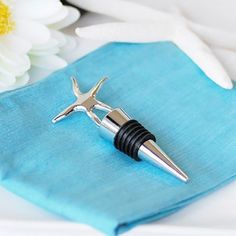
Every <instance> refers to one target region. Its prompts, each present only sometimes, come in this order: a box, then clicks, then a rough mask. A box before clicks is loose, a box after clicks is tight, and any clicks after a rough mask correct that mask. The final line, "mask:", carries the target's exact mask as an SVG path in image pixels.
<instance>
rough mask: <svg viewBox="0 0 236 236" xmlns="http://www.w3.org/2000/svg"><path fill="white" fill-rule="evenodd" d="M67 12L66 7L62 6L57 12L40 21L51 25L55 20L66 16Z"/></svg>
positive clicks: (57, 20)
mask: <svg viewBox="0 0 236 236" xmlns="http://www.w3.org/2000/svg"><path fill="white" fill-rule="evenodd" d="M68 13H69V11H68V8H67V7H65V6H63V7H62V8H60V9H59V10H58V11H57V12H55V13H54V14H53V15H50V16H49V17H47V18H44V19H42V20H40V22H41V23H43V24H45V25H51V24H54V23H56V22H59V21H61V20H63V19H64V18H66V16H67V15H68Z"/></svg>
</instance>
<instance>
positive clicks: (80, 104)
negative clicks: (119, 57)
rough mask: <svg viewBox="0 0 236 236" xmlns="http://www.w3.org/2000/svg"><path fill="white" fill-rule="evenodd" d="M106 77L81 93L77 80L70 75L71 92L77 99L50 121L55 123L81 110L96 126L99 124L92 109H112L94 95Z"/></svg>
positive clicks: (99, 121) (108, 110)
mask: <svg viewBox="0 0 236 236" xmlns="http://www.w3.org/2000/svg"><path fill="white" fill-rule="evenodd" d="M106 79H107V78H103V79H101V80H100V81H99V82H98V83H97V84H96V85H95V86H94V87H93V88H91V89H90V90H89V91H88V92H87V93H81V91H80V89H79V85H78V83H77V80H76V79H75V78H74V77H72V78H71V80H72V87H73V92H74V95H75V96H76V97H77V100H76V101H75V102H74V103H73V104H72V105H70V106H69V107H67V108H66V109H65V110H64V111H62V112H61V113H59V114H58V115H57V116H56V117H55V118H53V120H52V122H53V123H56V122H58V121H60V120H62V119H64V118H65V117H67V116H69V115H70V114H71V113H73V112H77V111H82V112H86V113H87V115H88V116H89V117H90V118H91V120H92V121H94V122H95V124H96V125H97V126H100V123H101V120H100V119H99V118H98V116H97V115H96V114H95V113H93V109H98V110H102V111H107V112H110V111H111V110H112V108H111V107H110V106H108V105H106V104H104V103H103V102H100V101H98V100H97V99H96V95H97V93H98V91H99V90H100V88H101V86H102V85H103V83H104V82H105V80H106Z"/></svg>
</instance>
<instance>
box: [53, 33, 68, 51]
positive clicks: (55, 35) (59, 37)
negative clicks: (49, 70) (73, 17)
mask: <svg viewBox="0 0 236 236" xmlns="http://www.w3.org/2000/svg"><path fill="white" fill-rule="evenodd" d="M51 37H52V38H54V39H55V40H57V42H58V47H63V46H64V45H65V44H66V43H67V41H66V37H65V34H63V33H62V32H60V31H57V30H51Z"/></svg>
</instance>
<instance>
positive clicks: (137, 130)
mask: <svg viewBox="0 0 236 236" xmlns="http://www.w3.org/2000/svg"><path fill="white" fill-rule="evenodd" d="M150 139H151V140H153V141H156V138H155V136H154V135H153V134H151V133H150V132H149V131H148V130H147V129H145V128H144V127H143V126H142V125H141V124H140V123H139V122H138V121H136V120H129V121H127V122H126V123H125V124H124V125H123V126H122V127H121V128H120V130H119V131H118V132H117V134H116V136H115V139H114V146H115V147H116V148H117V149H118V150H120V151H121V152H123V153H125V154H127V155H129V156H130V157H131V158H133V159H135V160H136V161H140V158H139V157H138V150H139V148H140V146H141V145H142V144H143V143H144V142H146V141H147V140H150Z"/></svg>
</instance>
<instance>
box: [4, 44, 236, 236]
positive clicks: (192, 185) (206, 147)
mask: <svg viewBox="0 0 236 236" xmlns="http://www.w3.org/2000/svg"><path fill="white" fill-rule="evenodd" d="M71 75H74V76H77V78H78V82H79V85H80V88H81V90H82V91H86V90H87V89H89V88H91V87H92V86H93V85H94V84H95V82H97V80H98V79H99V78H101V77H103V76H108V77H109V78H110V80H109V81H108V82H107V84H105V85H104V87H103V88H102V90H101V92H100V93H99V95H98V98H99V100H102V101H104V102H106V103H108V104H110V105H111V106H113V107H122V108H124V109H125V110H126V111H128V112H129V114H130V115H131V116H133V117H135V118H136V119H137V120H140V121H142V123H143V124H144V125H145V126H146V127H147V128H148V129H149V130H151V131H152V132H153V133H154V134H156V137H157V142H158V144H159V145H160V146H161V147H162V148H163V149H164V150H165V151H166V152H167V153H168V154H169V155H170V156H171V158H172V159H173V160H174V161H175V162H176V164H177V165H179V166H180V167H181V168H182V169H183V170H184V171H185V172H186V173H187V174H188V175H189V177H190V182H189V183H187V184H185V183H182V182H181V181H179V180H177V179H175V178H174V177H172V176H170V175H168V174H166V173H165V172H163V171H162V170H160V169H158V168H155V167H153V166H151V165H149V164H147V163H145V162H134V161H133V160H132V159H130V158H128V157H127V156H125V155H124V154H122V153H120V152H119V151H117V150H116V149H115V148H114V147H113V146H112V145H111V144H110V143H108V142H106V141H105V140H104V139H102V138H101V137H100V136H99V131H98V129H97V128H96V126H95V125H94V124H93V122H91V120H90V119H89V118H88V117H87V116H86V115H85V114H81V113H77V114H73V115H72V116H70V118H68V119H65V120H63V121H62V122H59V123H58V124H56V125H55V124H52V123H51V119H52V118H53V117H54V116H55V115H56V114H58V112H60V111H61V110H62V109H64V108H65V107H66V106H67V105H69V104H71V103H72V102H73V101H74V99H75V98H74V95H73V93H72V89H71V81H70V79H69V78H70V76H71ZM235 101H236V90H231V91H226V90H223V89H221V88H219V87H218V86H216V85H215V84H214V83H213V82H211V81H210V80H209V79H208V78H207V77H206V76H205V75H204V73H203V72H202V71H201V70H200V69H199V68H198V67H197V66H196V65H195V64H194V63H193V62H192V61H191V60H190V59H189V58H188V57H187V56H186V55H185V54H184V53H183V52H182V51H180V50H179V49H178V48H177V47H176V46H174V45H173V44H171V43H154V44H142V45H141V44H109V45H107V46H105V47H102V48H100V49H98V50H97V51H95V52H92V53H91V54H89V55H87V56H85V57H84V58H82V59H80V60H78V61H77V62H75V63H73V64H71V65H69V66H68V67H66V68H65V69H63V70H60V71H58V72H56V73H54V74H52V75H51V76H49V77H48V78H47V79H45V80H43V81H41V82H39V83H36V84H33V85H30V86H28V87H25V88H21V89H18V90H16V91H11V92H7V93H3V94H1V95H0V112H1V116H0V132H1V138H0V150H1V154H0V183H1V185H3V186H4V187H5V188H7V189H9V190H10V191H12V192H14V193H16V194H18V195H20V196H22V197H23V198H25V199H28V200H29V201H31V202H34V203H35V204H37V205H39V206H41V207H43V208H45V209H47V210H49V211H52V212H55V213H57V214H59V215H62V216H64V217H66V218H68V219H71V220H74V221H78V222H82V223H87V224H90V225H92V226H93V227H95V228H97V229H100V230H101V231H103V232H104V233H106V234H109V235H114V234H117V233H121V232H124V231H126V230H128V229H130V228H132V227H134V226H135V225H137V224H141V223H144V222H149V221H153V220H157V219H160V218H161V217H164V216H166V215H168V214H171V213H173V212H175V211H177V210H179V209H181V208H182V207H184V206H186V205H187V204H189V203H191V202H192V201H194V200H196V199H198V198H199V197H201V196H203V195H205V194H207V193H209V192H210V191H212V190H214V189H216V188H218V187H219V186H222V185H223V184H225V183H227V182H229V181H230V180H232V179H233V178H235V174H236V156H235V155H236V138H235V137H236V119H235V117H236V105H235Z"/></svg>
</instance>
